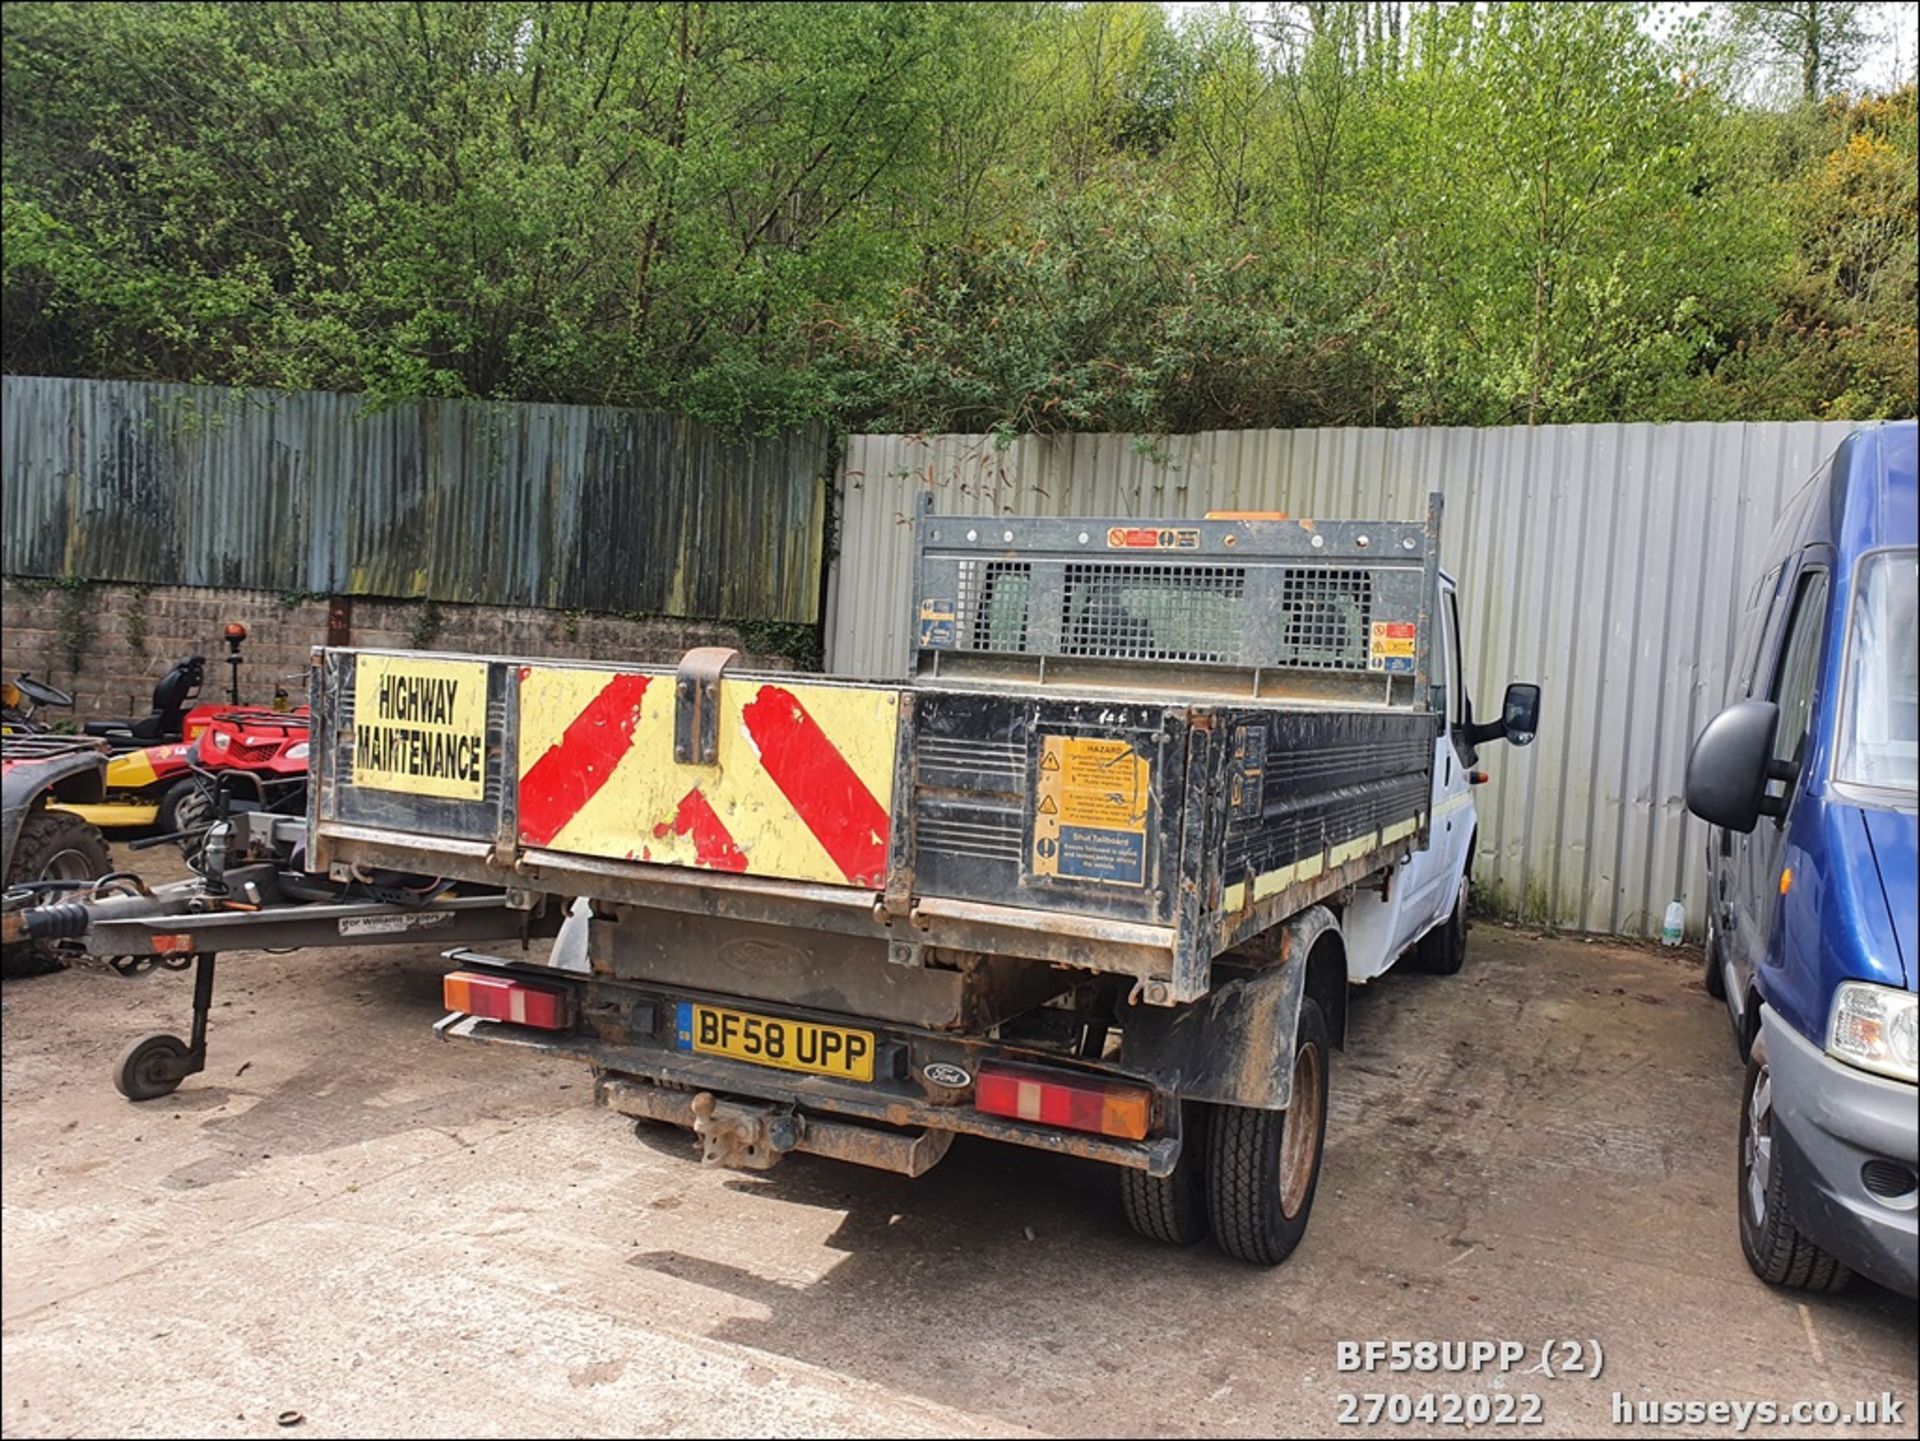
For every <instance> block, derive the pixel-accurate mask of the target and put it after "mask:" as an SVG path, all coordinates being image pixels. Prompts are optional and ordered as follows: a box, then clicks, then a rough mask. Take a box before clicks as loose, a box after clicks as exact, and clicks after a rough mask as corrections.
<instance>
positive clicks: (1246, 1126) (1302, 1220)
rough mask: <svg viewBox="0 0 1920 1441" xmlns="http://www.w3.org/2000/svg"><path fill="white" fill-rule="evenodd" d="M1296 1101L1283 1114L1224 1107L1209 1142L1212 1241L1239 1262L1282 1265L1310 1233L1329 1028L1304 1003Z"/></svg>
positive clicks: (1313, 1006) (1297, 1040) (1316, 1006)
mask: <svg viewBox="0 0 1920 1441" xmlns="http://www.w3.org/2000/svg"><path fill="white" fill-rule="evenodd" d="M1293 1044H1294V1051H1293V1098H1292V1104H1290V1105H1289V1106H1288V1107H1287V1109H1286V1110H1284V1111H1256V1110H1251V1109H1249V1108H1248V1107H1245V1106H1221V1107H1218V1108H1217V1109H1216V1110H1215V1112H1214V1117H1213V1131H1212V1135H1211V1136H1210V1137H1209V1138H1208V1140H1209V1145H1208V1156H1207V1206H1208V1210H1209V1212H1210V1213H1211V1216H1212V1220H1213V1239H1214V1240H1215V1241H1217V1242H1218V1243H1219V1245H1220V1249H1221V1250H1223V1251H1225V1252H1226V1253H1227V1254H1228V1255H1229V1256H1232V1257H1234V1258H1235V1259H1236V1260H1240V1261H1249V1262H1251V1263H1253V1264H1254V1265H1256V1266H1277V1265H1279V1264H1280V1263H1281V1262H1282V1261H1284V1260H1286V1259H1287V1257H1288V1256H1290V1255H1292V1254H1293V1248H1294V1247H1295V1246H1298V1245H1299V1244H1300V1238H1301V1237H1302V1236H1304V1235H1306V1233H1307V1216H1308V1214H1309V1213H1310V1212H1311V1211H1312V1210H1313V1193H1314V1191H1315V1189H1316V1188H1317V1187H1318V1186H1319V1184H1320V1157H1321V1153H1322V1152H1323V1151H1324V1150H1325V1142H1326V1139H1327V1056H1328V1048H1327V1021H1326V1017H1325V1016H1324V1015H1322V1014H1321V1011H1320V1003H1319V1002H1318V1001H1316V1000H1314V999H1313V997H1311V996H1308V997H1306V998H1304V999H1303V1000H1302V1001H1301V1002H1300V1027H1299V1031H1298V1032H1297V1034H1296V1035H1295V1036H1294V1042H1293Z"/></svg>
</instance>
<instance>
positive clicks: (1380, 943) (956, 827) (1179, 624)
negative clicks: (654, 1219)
mask: <svg viewBox="0 0 1920 1441" xmlns="http://www.w3.org/2000/svg"><path fill="white" fill-rule="evenodd" d="M1440 518H1441V505H1440V499H1439V497H1438V496H1434V497H1432V498H1431V500H1430V502H1429V506H1428V512H1427V515H1426V517H1425V518H1424V519H1423V520H1416V521H1366V522H1363V521H1350V520H1313V519H1293V518H1288V517H1283V516H1275V515H1234V516H1216V517H1209V518H1207V519H1204V520H1197V521H1186V520H1182V521H1162V522H1155V523H1146V524H1143V523H1141V522H1139V521H1136V520H1129V519H1060V518H1025V517H1022V518H1015V517H965V516H948V515H937V514H935V513H933V511H932V510H931V508H930V507H923V508H922V510H921V512H920V513H919V514H918V515H917V516H916V517H915V524H914V568H913V586H914V591H913V611H912V615H911V619H912V622H913V624H912V627H911V636H910V648H911V653H910V655H909V657H908V672H909V678H908V679H907V680H906V681H904V682H899V683H893V682H889V683H871V682H857V681H848V680H841V679H836V678H827V677H820V676H813V675H806V676H801V675H791V674H771V673H760V672H755V671H751V670H745V669H739V668H736V661H737V657H736V656H735V655H734V654H733V653H732V652H731V651H727V650H724V649H712V648H703V649H700V650H695V651H693V652H690V653H689V654H688V655H687V656H686V657H685V658H684V659H683V660H682V661H681V663H680V664H679V665H678V666H677V667H652V666H638V665H622V664H618V663H596V662H583V661H555V660H529V659H517V658H512V657H471V656H454V655H440V654H413V653H405V652H396V651H388V650H377V649H355V648H334V647H323V648H319V649H316V651H315V653H314V660H313V667H314V669H313V680H312V697H311V702H312V711H313V721H314V724H313V753H312V767H313V780H312V785H311V787H310V792H309V814H308V816H307V818H306V822H305V825H304V827H303V829H302V833H301V834H300V836H299V837H298V842H297V844H298V845H299V847H300V850H301V855H300V857H299V862H298V869H299V870H300V872H301V873H302V874H303V875H305V876H306V877H307V878H308V879H307V880H306V881H304V882H297V883H296V885H305V886H307V887H308V888H309V889H311V888H312V887H314V886H315V885H320V884H324V885H326V886H333V887H351V886H353V885H356V884H362V885H364V883H365V881H366V878H368V877H370V876H378V875H386V876H407V877H413V878H416V880H417V879H418V878H432V882H433V884H434V885H436V886H440V887H445V888H447V891H448V892H451V893H460V894H464V895H466V896H468V897H469V899H470V900H471V902H472V904H474V905H476V906H479V905H481V904H482V902H481V899H480V898H485V909H486V910H487V920H486V921H485V922H484V923H480V922H470V923H469V926H468V928H467V929H466V930H464V931H463V932H462V934H463V935H466V934H470V933H471V931H472V930H473V929H474V927H475V925H478V926H479V928H481V929H484V928H485V927H486V926H488V925H491V926H493V927H494V928H496V929H499V930H501V931H504V932H507V933H512V923H511V921H510V920H509V917H511V916H514V915H516V914H517V915H518V916H520V917H523V918H525V917H538V918H539V920H540V923H541V924H542V925H543V926H547V927H551V926H552V925H553V924H555V921H556V918H557V916H558V915H559V914H560V912H561V911H562V910H563V909H564V906H565V904H566V903H568V902H570V901H571V900H573V899H576V898H583V899H585V900H586V901H588V902H590V907H591V910H590V919H585V920H583V921H582V922H581V924H584V925H585V926H586V929H587V932H588V935H587V954H588V969H586V970H585V971H571V970H564V969H557V968H555V967H553V966H550V965H545V964H538V963H533V962H531V961H530V960H528V959H516V958H514V957H512V956H511V955H509V956H501V955H497V954H493V953H491V952H487V951H483V950H477V949H474V948H472V947H471V946H460V947H454V948H451V949H449V951H448V952H447V955H448V956H449V959H450V960H451V961H452V963H453V966H454V969H453V970H452V971H451V973H450V974H449V975H448V976H447V978H446V982H445V994H446V1000H447V1007H448V1014H447V1016H446V1017H445V1019H444V1020H443V1021H442V1022H441V1023H440V1025H439V1028H438V1029H439V1033H440V1034H441V1035H442V1036H443V1037H445V1038H448V1039H457V1040H461V1041H467V1042H473V1043H479V1044H486V1045H492V1046H495V1047H499V1048H502V1049H503V1050H504V1051H513V1050H520V1051H526V1052H530V1053H532V1054H535V1055H541V1056H562V1057H566V1058H569V1059H572V1060H577V1061H579V1062H580V1063H582V1064H585V1065H587V1066H589V1067H590V1068H591V1069H592V1071H593V1073H594V1076H595V1080H596V1084H595V1095H596V1097H597V1098H598V1100H599V1102H600V1103H601V1104H602V1105H604V1106H606V1107H608V1108H609V1109H611V1110H614V1111H616V1112H619V1113H621V1114H623V1115H626V1116H630V1117H633V1118H636V1119H637V1120H639V1121H640V1122H642V1123H666V1124H670V1125H677V1126H680V1127H683V1128H686V1129H688V1130H690V1131H692V1132H693V1133H694V1134H695V1136H696V1137H697V1138H698V1143H699V1146H700V1149H701V1153H702V1158H703V1160H704V1161H705V1163H707V1164H710V1165H726V1166H738V1167H748V1168H766V1167H769V1166H772V1165H774V1164H776V1163H777V1162H778V1161H779V1160H780V1159H781V1158H782V1157H783V1156H785V1155H786V1154H788V1153H789V1152H793V1151H801V1152H808V1153H813V1154H819V1155H825V1156H831V1157H837V1158H840V1159H843V1160H847V1161H852V1162H857V1163H860V1164H865V1165H870V1166H877V1167H882V1168H885V1169H890V1170H895V1171H899V1172H903V1173H906V1174H910V1175H918V1174H921V1173H923V1172H924V1171H926V1170H927V1169H928V1168H929V1167H931V1166H932V1165H934V1164H935V1163H936V1162H937V1161H939V1160H940V1158H941V1157H942V1156H943V1155H944V1154H945V1152H946V1150H947V1148H948V1146H949V1145H950V1144H951V1142H952V1140H953V1138H954V1136H956V1135H975V1136H983V1137H988V1138H991V1139H994V1140H998V1141H1003V1142H1010V1143H1014V1144H1019V1145H1025V1146H1031V1147H1036V1148H1040V1149H1044V1150H1049V1151H1054V1152H1059V1153H1064V1154H1069V1155H1074V1156H1079V1157H1084V1158H1087V1159H1090V1160H1094V1161H1099V1162H1104V1163H1107V1164H1110V1165H1112V1166H1114V1167H1115V1168H1116V1170H1117V1172H1118V1174H1119V1177H1120V1190H1121V1197H1122V1201H1123V1204H1124V1208H1125V1211H1126V1214H1127V1216H1128V1218H1129V1220H1130V1221H1131V1222H1132V1224H1133V1225H1134V1226H1135V1227H1136V1229H1138V1230H1139V1231H1141V1232H1142V1233H1143V1234H1146V1235H1148V1236H1152V1237H1156V1238H1159V1239H1162V1240H1166V1241H1171V1242H1178V1243H1188V1242H1193V1241H1196V1240H1199V1239H1201V1238H1202V1237H1203V1236H1204V1235H1206V1234H1207V1233H1208V1232H1209V1231H1211V1232H1212V1234H1213V1235H1214V1236H1215V1238H1216V1239H1217V1240H1218V1242H1219V1243H1220V1245H1221V1246H1222V1247H1223V1248H1224V1249H1225V1250H1226V1251H1228V1252H1229V1253H1230V1254H1232V1255H1234V1256H1237V1257H1240V1258H1242V1259H1244V1260H1247V1261H1251V1262H1256V1263H1262V1264H1275V1263H1277V1262H1279V1261H1281V1260H1283V1259H1284V1258H1285V1257H1286V1255H1287V1254H1288V1253H1289V1252H1290V1251H1291V1250H1292V1249H1293V1248H1294V1246H1295V1245H1297V1244H1298V1242H1299V1240H1300V1237H1301V1235H1302V1234H1303V1233H1304V1230H1305V1227H1306V1223H1307V1217H1308V1214H1309V1212H1310V1209H1311V1206H1312V1202H1313V1195H1314V1190H1315V1186H1316V1182H1317V1179H1318V1175H1319V1170H1320V1160H1321V1153H1322V1142H1323V1138H1324V1132H1325V1124H1326V1110H1327V1096H1328V1086H1329V1081H1330V1069H1329V1066H1330V1052H1331V1051H1332V1050H1333V1049H1336V1048H1339V1047H1341V1046H1342V1045H1343V1044H1344V1038H1345V1021H1346V996H1347V989H1348V986H1349V985H1350V984H1352V983H1356V982H1365V981H1367V980H1370V979H1372V978H1373V977H1375V976H1378V975H1379V974H1380V973H1382V972H1383V971H1385V970H1386V969H1387V968H1388V967H1389V966H1390V965H1392V964H1393V963H1394V962H1395V961H1396V960H1397V959H1398V958H1400V957H1402V956H1403V955H1409V954H1410V955H1411V956H1412V957H1413V958H1414V959H1415V961H1416V963H1418V964H1420V965H1422V966H1423V967H1425V968H1426V969H1429V970H1433V971H1439V972H1447V971H1451V970H1457V969H1458V968H1459V965H1460V962H1461V958H1462V955H1463V953H1464V946H1465V937H1466V912H1467V905H1468V889H1467V873H1468V868H1469V865H1470V862H1471V856H1472V846H1473V806H1472V786H1473V785H1474V784H1475V783H1476V781H1477V780H1479V779H1484V774H1483V773H1481V772H1479V771H1478V770H1477V769H1476V763H1477V750H1476V748H1477V746H1478V745H1479V744H1481V743H1483V742H1485V741H1488V740H1491V739H1495V738H1505V739H1508V740H1512V741H1515V742H1518V743H1522V744H1524V743H1526V742H1527V741H1530V740H1531V739H1532V735H1533V731H1534V729H1535V726H1536V724H1537V712H1538V706H1539V692H1538V688H1537V687H1533V686H1514V687H1511V688H1510V689H1509V691H1508V695H1507V697H1506V700H1505V704H1504V706H1503V713H1502V715H1501V717H1500V718H1499V719H1497V720H1493V721H1489V722H1484V723H1482V722H1476V721H1475V720H1474V718H1473V714H1472V709H1471V705H1470V703H1469V701H1468V698H1467V696H1466V694H1465V689H1464V686H1463V685H1462V683H1461V682H1460V680H1459V677H1461V676H1462V675H1464V669H1463V667H1462V665H1461V656H1460V651H1459V638H1458V635H1459V633H1458V625H1457V621H1456V613H1455V602H1454V597H1453V590H1454V585H1453V582H1452V580H1451V579H1450V578H1449V577H1448V576H1446V575H1445V573H1444V572H1443V571H1442V570H1441V568H1440V554H1439V534H1440ZM239 820H240V821H241V822H244V823H247V824H249V825H251V826H253V827H254V828H255V829H256V830H257V829H258V828H259V827H261V826H262V825H265V826H267V827H272V826H273V825H274V824H275V823H274V822H272V821H267V822H262V821H260V820H258V819H256V818H252V817H240V818H239ZM223 824H225V823H223ZM293 843H294V842H293V838H292V837H288V838H287V844H286V845H283V846H282V847H281V849H282V850H285V849H286V848H287V846H290V845H292V844H293ZM208 849H209V850H214V851H216V852H217V850H218V849H219V848H218V847H215V846H209V848H208ZM267 849H268V850H271V849H272V847H267ZM377 899H378V900H379V901H380V902H381V903H383V904H386V905H390V906H397V907H400V908H401V910H402V911H403V910H404V907H405V901H404V898H400V897H395V896H393V895H390V894H388V895H382V896H380V897H378V898H377ZM75 909H77V910H84V909H85V908H84V907H77V908H75ZM431 909H433V907H431V906H429V907H425V908H423V910H431ZM400 913H401V911H396V912H394V914H396V915H397V914H400ZM280 914H281V908H277V907H274V906H268V907H266V908H265V909H263V910H262V911H260V912H257V913H252V914H251V915H250V916H249V918H248V919H246V920H236V919H234V918H232V917H228V918H226V920H227V923H228V924H229V925H231V926H232V927H233V929H232V931H231V934H230V936H229V937H228V938H226V939H221V940H216V939H213V938H210V937H208V936H206V935H205V934H204V931H203V930H202V929H200V928H199V927H198V923H197V922H195V921H194V920H193V919H192V917H191V916H190V915H189V916H186V917H183V916H181V915H180V914H178V913H176V914H174V915H172V916H171V917H170V918H166V919H155V918H153V917H142V918H139V919H137V920H131V921H130V920H128V919H124V918H123V919H120V920H118V921H114V922H109V923H106V924H109V925H117V926H118V930H116V931H113V933H112V937H111V940H112V947H113V948H116V949H124V948H126V947H128V946H129V945H130V944H133V942H131V941H130V939H129V935H128V930H129V927H130V926H149V927H156V928H161V927H171V929H170V930H164V931H163V930H156V932H155V934H167V935H169V936H171V937H172V939H171V940H169V941H168V944H169V945H170V946H173V947H176V948H177V951H176V953H178V954H185V953H193V954H198V953H200V952H201V951H203V950H205V951H210V950H211V949H212V948H214V947H216V946H217V945H222V944H227V945H230V944H247V943H248V942H246V941H244V940H242V939H240V937H241V936H243V935H245V934H246V933H247V928H248V927H259V926H264V925H267V924H269V923H271V920H272V918H273V917H274V916H276V915H280ZM389 923H390V924H398V922H396V921H390V922H389ZM42 924H44V923H42ZM79 924H80V922H79V921H78V920H76V919H70V920H69V921H68V922H67V925H68V927H69V928H70V929H71V928H72V927H74V926H77V925H79ZM100 924H101V923H97V922H96V921H94V920H92V919H89V920H88V922H87V925H88V926H90V927H92V928H93V931H94V932H97V934H92V935H91V940H90V943H104V941H105V940H106V939H107V936H106V933H105V932H102V931H100V929H99V927H100ZM281 924H283V925H285V924H293V925H298V924H300V922H299V921H298V920H297V919H293V920H288V919H286V918H285V917H283V918H282V921H281ZM434 924H435V925H439V924H443V923H442V922H439V921H436V922H435V923H434ZM521 933H522V934H523V935H526V934H531V932H530V931H528V930H527V929H526V928H525V927H524V926H523V927H522V929H521ZM428 934H429V932H427V931H425V930H422V931H421V932H419V933H418V935H417V936H413V937H403V938H411V939H417V938H424V937H425V936H427V935H428ZM448 938H449V939H452V936H451V934H449V935H448ZM256 943H257V942H256ZM276 943H284V942H276ZM197 1010H200V1011H202V1012H203V1011H204V1007H197ZM202 1030H203V1028H202ZM176 1084H177V1082H176ZM123 1089H125V1087H124V1086H123Z"/></svg>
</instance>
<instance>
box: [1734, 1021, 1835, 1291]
mask: <svg viewBox="0 0 1920 1441" xmlns="http://www.w3.org/2000/svg"><path fill="white" fill-rule="evenodd" d="M1773 1122H1774V1111H1773V1073H1772V1071H1771V1070H1770V1068H1769V1067H1768V1065H1767V1056H1766V1049H1765V1047H1763V1046H1761V1045H1759V1044H1758V1043H1755V1045H1754V1047H1753V1050H1752V1052H1751V1053H1750V1054H1749V1056H1748V1058H1747V1085H1746V1090H1745V1091H1744V1092H1743V1093H1742V1096H1741V1101H1740V1167H1739V1169H1740V1196H1739V1201H1740V1249H1741V1251H1742V1252H1743V1253H1745V1255H1746V1258H1747V1264H1748V1265H1749V1266H1751V1267H1753V1274H1754V1275H1756V1276H1758V1277H1759V1278H1760V1279H1761V1280H1762V1281H1765V1282H1766V1283H1767V1284H1768V1285H1770V1286H1789V1287H1792V1288H1793V1289H1795V1290H1800V1291H1838V1290H1839V1289H1840V1288H1841V1287H1843V1286H1845V1285H1846V1284H1847V1282H1848V1281H1849V1280H1851V1279H1852V1277H1853V1273H1852V1272H1851V1271H1849V1270H1848V1269H1847V1268H1846V1267H1845V1266H1844V1265H1842V1264H1841V1263H1840V1262H1839V1261H1837V1260H1835V1259H1834V1258H1833V1257H1832V1256H1829V1255H1828V1254H1827V1253H1826V1252H1825V1251H1823V1250H1821V1249H1820V1248H1819V1247H1818V1246H1816V1245H1814V1243H1813V1242H1812V1241H1809V1240H1808V1239H1807V1238H1806V1237H1805V1236H1803V1235H1802V1234H1801V1233H1800V1231H1799V1228H1798V1227H1796V1226H1795V1225H1794V1224H1793V1216H1792V1214H1791V1213H1790V1212H1789V1211H1788V1209H1787V1196H1786V1166H1787V1158H1786V1155H1785V1153H1784V1152H1783V1151H1782V1150H1781V1149H1780V1145H1779V1141H1778V1138H1777V1136H1776V1134H1775V1130H1774V1124H1773Z"/></svg>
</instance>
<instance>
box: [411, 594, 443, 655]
mask: <svg viewBox="0 0 1920 1441" xmlns="http://www.w3.org/2000/svg"><path fill="white" fill-rule="evenodd" d="M445 624H446V617H444V616H443V615H441V614H440V603H439V602H438V601H436V600H423V601H421V602H420V608H419V609H418V610H416V611H415V612H414V613H413V624H412V626H411V627H409V628H408V630H407V649H408V650H431V649H433V643H434V641H435V640H437V639H438V638H439V635H440V631H441V629H442V628H443V627H444V626H445Z"/></svg>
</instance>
